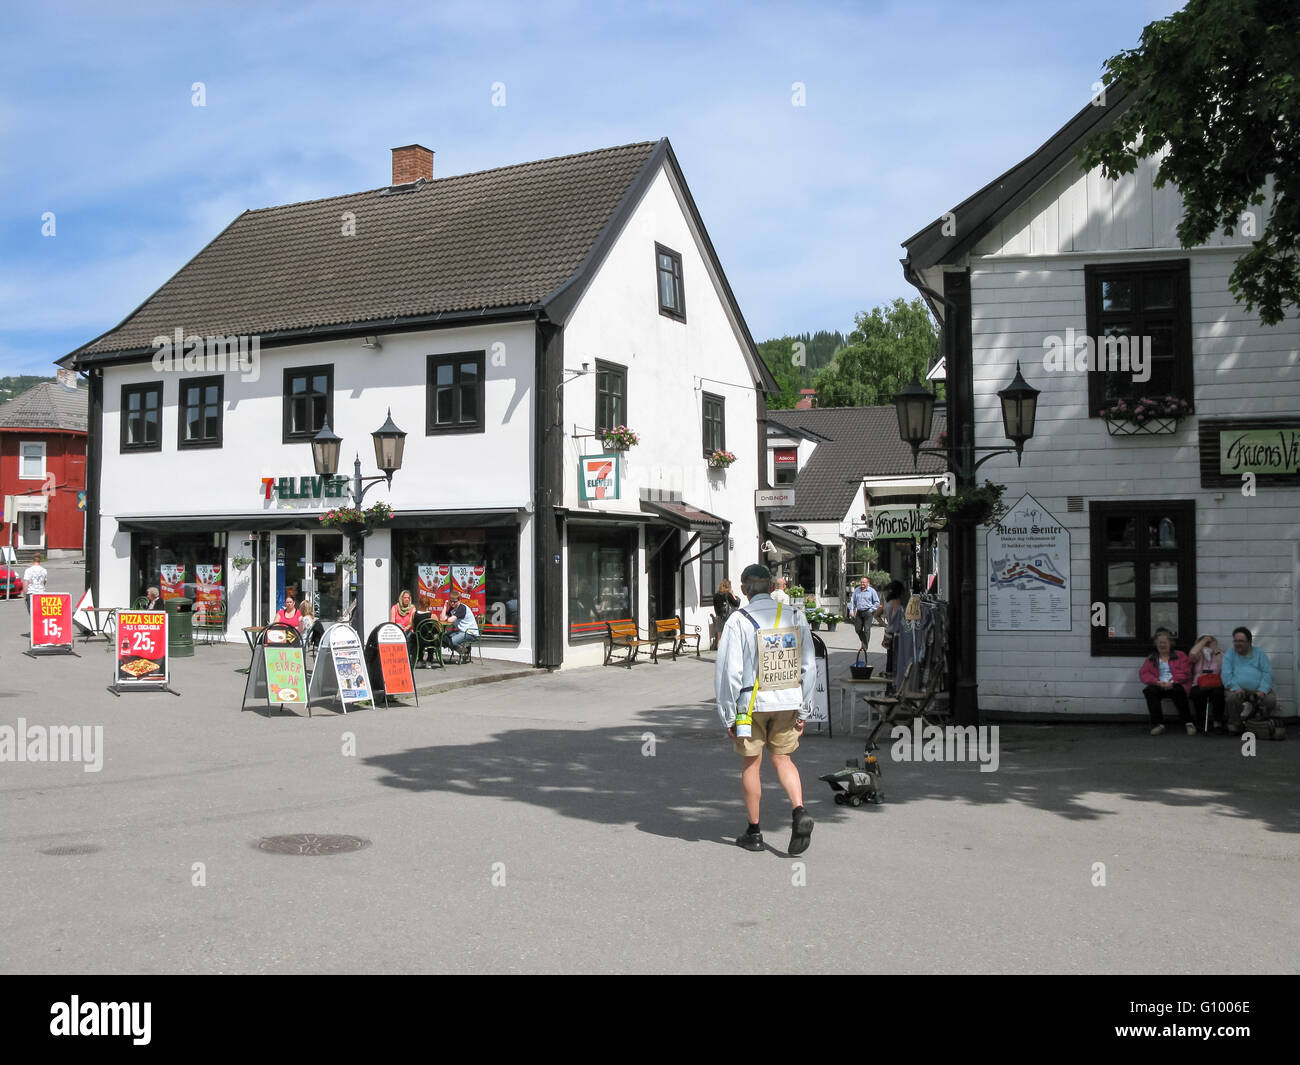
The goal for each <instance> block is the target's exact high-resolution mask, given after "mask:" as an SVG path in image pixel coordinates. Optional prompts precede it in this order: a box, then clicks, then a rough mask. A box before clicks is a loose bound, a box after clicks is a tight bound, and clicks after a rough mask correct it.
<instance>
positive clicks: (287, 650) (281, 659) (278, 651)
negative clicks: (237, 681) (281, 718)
mask: <svg viewBox="0 0 1300 1065" xmlns="http://www.w3.org/2000/svg"><path fill="white" fill-rule="evenodd" d="M264 651H265V654H266V701H267V703H268V704H269V705H271V706H285V705H287V704H289V703H305V702H306V701H307V669H306V666H305V665H304V663H303V660H302V648H301V647H289V646H286V645H284V644H279V645H276V646H270V645H269V644H268V646H267V647H266V648H264Z"/></svg>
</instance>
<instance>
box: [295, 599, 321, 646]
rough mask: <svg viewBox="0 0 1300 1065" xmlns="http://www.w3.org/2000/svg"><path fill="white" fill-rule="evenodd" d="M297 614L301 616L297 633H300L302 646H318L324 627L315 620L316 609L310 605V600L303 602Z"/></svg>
mask: <svg viewBox="0 0 1300 1065" xmlns="http://www.w3.org/2000/svg"><path fill="white" fill-rule="evenodd" d="M299 613H300V614H301V615H302V621H301V622H300V623H299V624H298V631H299V632H300V633H302V642H303V646H304V647H311V646H312V645H313V644H319V643H320V638H321V636H322V635H323V634H324V632H325V626H324V625H322V624H321V623H320V622H319V621H317V620H316V608H315V607H313V606H312V605H311V600H310V599H307V600H304V602H303V604H302V609H301V610H300V611H299Z"/></svg>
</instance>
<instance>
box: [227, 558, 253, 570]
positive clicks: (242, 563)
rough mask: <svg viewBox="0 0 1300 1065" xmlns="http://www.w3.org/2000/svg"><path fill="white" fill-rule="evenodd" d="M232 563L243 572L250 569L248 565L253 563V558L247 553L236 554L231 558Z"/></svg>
mask: <svg viewBox="0 0 1300 1065" xmlns="http://www.w3.org/2000/svg"><path fill="white" fill-rule="evenodd" d="M230 564H231V565H232V566H234V567H235V569H237V570H238V571H239V572H240V573H243V572H244V570H246V569H248V567H249V566H251V565H252V564H253V560H252V559H251V558H249V557H248V556H247V555H236V556H235V557H234V558H232V559H231V560H230Z"/></svg>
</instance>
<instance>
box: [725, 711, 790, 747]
mask: <svg viewBox="0 0 1300 1065" xmlns="http://www.w3.org/2000/svg"><path fill="white" fill-rule="evenodd" d="M798 720H799V711H798V710H776V711H773V712H771V713H766V714H763V713H755V714H754V723H753V728H752V732H753V735H751V736H750V737H749V739H747V740H742V739H740V738H739V737H737V738H736V739H734V740H732V741H731V742H732V744H733V746H735V748H736V753H737V754H743V755H745V756H746V757H748V758H752V757H754V755H756V754H762V753H763V748H764V747H766V748H767V750H768V753H769V754H794V752H795V751H797V750H798V749H799V731H798V729H796V728H795V727H794V724H795V722H796V721H798Z"/></svg>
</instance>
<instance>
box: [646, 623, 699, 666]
mask: <svg viewBox="0 0 1300 1065" xmlns="http://www.w3.org/2000/svg"><path fill="white" fill-rule="evenodd" d="M689 627H690V628H691V629H692V630H693V631H692V632H683V631H682V623H681V622H680V621H679V620H678V619H677V618H664V619H663V620H662V621H656V622H655V642H656V644H660V643H663V642H664V641H665V640H667V641H670V642H671V643H672V648H673V661H674V662H675V661H677V655H678V653H679V652H680V651H681V650H682V648H684V647H685V646H686V641H687V640H694V641H695V657H696V658H699V657H700V627H699V626H698V625H691V626H689ZM658 650H659V648H658V647H657V646H656V647H655V651H656V652H657V651H658Z"/></svg>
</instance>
